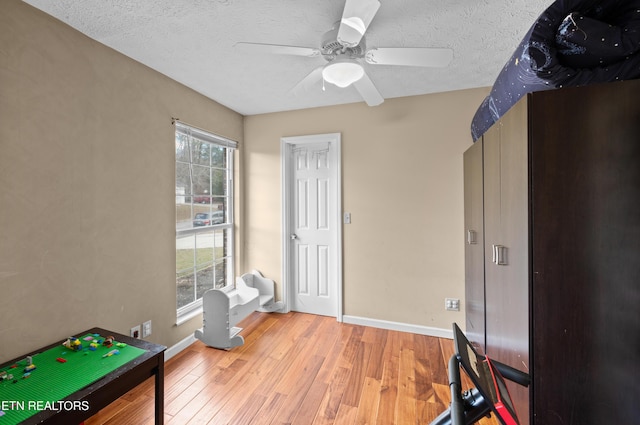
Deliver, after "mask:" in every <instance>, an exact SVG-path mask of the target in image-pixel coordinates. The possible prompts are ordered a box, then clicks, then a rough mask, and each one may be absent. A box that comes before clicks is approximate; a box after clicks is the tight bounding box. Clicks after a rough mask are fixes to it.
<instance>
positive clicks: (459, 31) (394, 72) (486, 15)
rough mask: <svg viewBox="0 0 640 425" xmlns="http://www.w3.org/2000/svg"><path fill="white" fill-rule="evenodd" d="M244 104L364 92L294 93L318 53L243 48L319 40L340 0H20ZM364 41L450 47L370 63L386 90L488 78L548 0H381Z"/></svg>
mask: <svg viewBox="0 0 640 425" xmlns="http://www.w3.org/2000/svg"><path fill="white" fill-rule="evenodd" d="M24 1H25V2H26V3H29V4H31V5H33V6H35V7H37V8H39V9H41V10H43V11H44V12H46V13H48V14H50V15H52V16H54V17H56V18H57V19H59V20H61V21H63V22H65V23H67V24H68V25H70V26H72V27H74V28H76V29H77V30H79V31H81V32H82V33H84V34H86V35H87V36H89V37H91V38H93V39H95V40H97V41H99V42H100V43H102V44H105V45H107V46H109V47H111V48H113V49H115V50H117V51H119V52H121V53H123V54H125V55H127V56H129V57H131V58H133V59H135V60H137V61H139V62H141V63H143V64H145V65H147V66H149V67H151V68H153V69H155V70H157V71H159V72H161V73H163V74H165V75H167V76H169V77H170V78H172V79H174V80H176V81H179V82H180V83H182V84H184V85H186V86H188V87H190V88H192V89H194V90H196V91H197V92H199V93H202V94H203V95H205V96H207V97H209V98H211V99H213V100H216V101H217V102H219V103H221V104H223V105H226V106H227V107H229V108H231V109H233V110H235V111H237V112H239V113H241V114H243V115H254V114H261V113H268V112H276V111H285V110H294V109H303V108H311V107H317V106H326V105H336V104H343V103H353V102H362V99H361V98H360V96H359V94H358V93H357V92H356V90H355V89H354V88H353V87H347V88H345V89H339V88H337V87H334V86H331V85H327V86H326V91H323V90H322V85H321V84H318V86H317V89H315V90H310V91H307V92H304V93H302V94H300V93H292V92H291V89H292V87H293V86H295V85H296V84H297V83H298V82H299V81H300V80H302V79H303V78H304V77H305V76H306V75H307V74H308V73H309V72H311V71H312V70H313V69H314V68H316V67H317V66H320V65H322V64H324V63H326V62H325V60H324V59H323V58H322V57H315V58H305V57H297V56H282V55H280V56H275V55H267V54H249V53H247V52H244V51H241V50H240V49H237V48H234V44H235V43H236V42H239V41H250V42H259V43H274V44H286V45H296V46H308V47H318V46H319V43H320V38H321V37H322V35H323V34H324V33H325V32H326V31H328V30H329V29H330V28H331V26H332V25H333V23H334V22H336V21H338V20H339V19H340V17H341V15H342V9H343V7H344V0H322V1H319V0H270V1H259V2H258V1H256V0H153V1H151V0H24ZM381 3H382V5H381V7H380V9H379V11H378V13H377V15H376V16H375V18H374V20H373V22H372V23H371V25H370V26H369V28H368V30H367V33H366V38H367V47H447V48H451V49H453V50H454V58H453V61H452V62H451V64H450V65H449V66H448V67H447V68H444V69H437V68H416V67H401V66H386V65H385V66H383V65H377V66H372V65H369V66H366V70H367V73H368V75H369V76H370V77H371V80H372V81H373V82H374V84H375V85H376V87H377V88H378V90H379V91H380V93H381V94H382V96H383V97H384V98H385V99H389V98H394V97H402V96H412V95H419V94H426V93H434V92H444V91H451V90H459V89H466V88H472V87H482V86H490V85H492V84H493V82H494V80H495V78H496V77H497V75H498V72H499V71H500V69H501V68H502V66H503V65H504V64H505V62H506V61H507V60H508V59H509V57H510V56H511V54H512V53H513V51H514V49H515V48H516V47H517V45H518V43H519V42H520V40H521V39H522V37H523V36H524V35H525V33H526V32H527V30H528V29H529V27H530V26H531V25H532V24H533V22H534V21H535V19H536V17H537V16H538V15H539V14H540V13H541V12H542V11H544V9H546V8H547V7H548V6H549V5H550V4H551V3H552V1H551V0H381Z"/></svg>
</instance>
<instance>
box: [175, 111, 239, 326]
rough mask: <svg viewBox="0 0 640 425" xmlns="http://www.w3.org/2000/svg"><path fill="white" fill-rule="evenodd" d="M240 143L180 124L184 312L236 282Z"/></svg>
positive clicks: (180, 296) (179, 257) (179, 282)
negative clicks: (235, 165)
mask: <svg viewBox="0 0 640 425" xmlns="http://www.w3.org/2000/svg"><path fill="white" fill-rule="evenodd" d="M234 147H235V144H234V143H233V142H230V141H227V140H225V139H222V138H219V137H217V136H214V135H212V134H209V133H206V132H204V131H202V130H199V129H195V128H192V127H188V126H186V125H184V124H181V123H179V122H178V123H176V295H177V309H178V314H179V315H180V313H181V312H185V311H190V310H191V309H193V308H195V307H199V306H200V303H201V301H200V300H201V298H202V294H204V292H205V291H207V290H209V289H212V288H221V287H224V286H227V285H230V284H232V283H233V187H232V184H233V180H232V176H233V152H234Z"/></svg>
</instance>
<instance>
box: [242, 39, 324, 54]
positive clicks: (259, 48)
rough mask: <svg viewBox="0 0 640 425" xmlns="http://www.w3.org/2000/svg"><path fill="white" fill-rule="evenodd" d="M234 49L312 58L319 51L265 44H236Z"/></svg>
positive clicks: (309, 48) (311, 48)
mask: <svg viewBox="0 0 640 425" xmlns="http://www.w3.org/2000/svg"><path fill="white" fill-rule="evenodd" d="M234 47H236V48H240V49H242V50H245V51H247V52H252V53H271V54H276V55H293V56H306V57H309V58H313V57H316V56H320V50H319V49H316V48H314V47H298V46H283V45H280V44H265V43H246V42H243V41H241V42H238V43H236V44H235V45H234Z"/></svg>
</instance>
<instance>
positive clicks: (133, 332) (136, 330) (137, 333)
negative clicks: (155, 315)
mask: <svg viewBox="0 0 640 425" xmlns="http://www.w3.org/2000/svg"><path fill="white" fill-rule="evenodd" d="M129 336H130V337H131V338H136V339H140V325H136V326H134V327H132V328H131V333H130V334H129Z"/></svg>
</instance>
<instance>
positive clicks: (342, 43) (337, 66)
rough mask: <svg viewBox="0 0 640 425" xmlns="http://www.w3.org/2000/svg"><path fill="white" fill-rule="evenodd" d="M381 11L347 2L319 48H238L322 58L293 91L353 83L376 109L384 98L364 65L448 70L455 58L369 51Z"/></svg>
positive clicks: (415, 50)
mask: <svg viewBox="0 0 640 425" xmlns="http://www.w3.org/2000/svg"><path fill="white" fill-rule="evenodd" d="M379 8H380V2H379V1H378V0H346V3H345V6H344V11H343V12H342V19H341V20H340V21H338V22H336V23H335V24H334V25H333V27H332V28H331V29H330V30H329V31H327V32H326V33H325V34H324V35H323V36H322V39H321V42H320V47H319V48H315V47H298V46H284V45H278V44H264V43H247V42H238V43H236V47H238V48H242V49H245V50H248V51H251V52H259V53H273V54H279V55H294V56H305V57H311V58H313V57H318V56H322V57H323V58H324V59H325V60H326V61H327V63H326V64H325V65H322V66H319V67H317V68H316V69H314V70H313V71H311V73H309V74H308V75H307V76H306V77H305V78H304V79H303V80H302V81H300V82H299V83H298V84H297V85H296V86H295V87H294V88H293V90H294V91H298V90H300V89H309V88H311V87H312V86H314V85H317V84H318V83H319V82H320V81H322V82H323V88H324V82H328V83H331V84H334V85H336V86H338V87H348V86H350V85H352V84H353V86H354V87H355V88H356V90H357V91H358V92H359V93H360V95H361V96H362V98H363V99H364V101H365V102H366V103H367V104H368V105H369V106H376V105H379V104H381V103H382V102H383V101H384V98H383V97H382V95H381V94H380V92H379V91H378V89H377V88H376V86H375V85H374V84H373V81H371V79H370V78H369V76H368V75H367V73H366V72H365V69H364V67H363V62H364V63H366V64H369V65H402V66H420V67H445V66H447V65H448V64H449V62H451V59H452V58H453V51H452V50H451V49H445V48H428V47H378V48H376V47H374V48H370V49H367V47H366V40H365V36H364V33H365V32H366V30H367V28H368V27H369V24H370V23H371V21H372V20H373V18H374V16H375V15H376V13H377V12H378V9H379Z"/></svg>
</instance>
